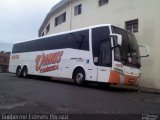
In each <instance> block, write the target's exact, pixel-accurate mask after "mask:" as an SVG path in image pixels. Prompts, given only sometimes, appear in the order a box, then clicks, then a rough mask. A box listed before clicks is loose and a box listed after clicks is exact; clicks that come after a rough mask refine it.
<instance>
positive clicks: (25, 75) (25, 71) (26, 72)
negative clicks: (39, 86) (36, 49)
mask: <svg viewBox="0 0 160 120" xmlns="http://www.w3.org/2000/svg"><path fill="white" fill-rule="evenodd" d="M22 76H23V77H24V78H26V77H27V76H28V68H27V67H24V68H23V71H22Z"/></svg>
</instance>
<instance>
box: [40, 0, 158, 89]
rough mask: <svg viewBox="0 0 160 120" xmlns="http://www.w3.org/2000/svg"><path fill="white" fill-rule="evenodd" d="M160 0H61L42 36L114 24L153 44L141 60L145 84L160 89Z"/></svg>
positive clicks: (53, 8) (48, 19) (142, 40)
mask: <svg viewBox="0 0 160 120" xmlns="http://www.w3.org/2000/svg"><path fill="white" fill-rule="evenodd" d="M159 10H160V1H159V0H61V1H60V2H59V3H58V4H56V5H55V6H53V7H52V8H51V10H50V12H49V13H48V14H47V16H46V18H45V19H44V21H43V23H42V25H41V27H40V29H39V33H38V35H39V36H45V35H49V34H53V33H58V32H62V31H68V30H72V29H77V28H82V27H86V26H91V25H96V24H107V23H109V24H114V25H116V26H119V27H121V28H124V29H127V30H128V31H130V32H132V33H134V34H135V36H136V38H137V40H138V43H139V44H147V45H149V47H150V57H148V58H145V59H143V58H142V59H141V61H142V77H141V80H140V83H139V86H141V87H148V88H156V89H160V76H159V73H160V72H159V71H160V60H159V59H160V55H159V48H160V44H159V38H160V34H159V32H160V31H159V27H160V22H159V21H160V15H158V11H159Z"/></svg>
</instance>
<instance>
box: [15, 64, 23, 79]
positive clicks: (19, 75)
mask: <svg viewBox="0 0 160 120" xmlns="http://www.w3.org/2000/svg"><path fill="white" fill-rule="evenodd" d="M16 76H17V77H22V70H21V67H20V66H18V67H17V70H16Z"/></svg>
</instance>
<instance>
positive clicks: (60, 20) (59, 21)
mask: <svg viewBox="0 0 160 120" xmlns="http://www.w3.org/2000/svg"><path fill="white" fill-rule="evenodd" d="M65 21H66V12H65V13H63V14H61V15H59V16H58V17H56V18H55V26H58V25H60V24H62V23H64V22H65Z"/></svg>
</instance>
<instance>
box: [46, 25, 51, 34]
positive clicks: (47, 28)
mask: <svg viewBox="0 0 160 120" xmlns="http://www.w3.org/2000/svg"><path fill="white" fill-rule="evenodd" d="M49 31H50V24H48V25H47V27H46V33H48V32H49Z"/></svg>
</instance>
